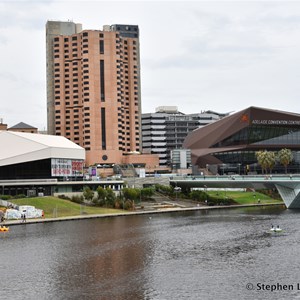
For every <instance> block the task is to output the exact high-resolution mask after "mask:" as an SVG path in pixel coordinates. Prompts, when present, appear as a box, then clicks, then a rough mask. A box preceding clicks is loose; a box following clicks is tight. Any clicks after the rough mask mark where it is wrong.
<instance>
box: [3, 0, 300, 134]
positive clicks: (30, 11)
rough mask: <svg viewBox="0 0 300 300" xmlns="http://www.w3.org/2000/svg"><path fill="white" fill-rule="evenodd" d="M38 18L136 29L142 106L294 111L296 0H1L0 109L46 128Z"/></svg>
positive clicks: (298, 34)
mask: <svg viewBox="0 0 300 300" xmlns="http://www.w3.org/2000/svg"><path fill="white" fill-rule="evenodd" d="M47 20H58V21H67V20H73V21H74V22H76V23H81V24H82V26H83V29H102V27H103V25H106V24H107V25H111V24H117V23H119V24H133V25H139V28H140V46H141V82H142V111H143V113H145V112H154V111H155V108H156V107H158V106H163V105H175V106H178V109H179V110H180V111H182V112H184V113H196V112H201V111H203V110H214V111H217V112H222V113H223V112H231V111H239V110H241V109H244V108H247V107H249V106H259V107H265V108H271V109H279V110H284V111H290V112H295V113H300V105H299V99H300V1H291V2H288V1H265V2H264V1H192V2H188V1H182V2H181V1H148V2H146V1H133V2H128V1H119V2H117V1H109V2H106V1H55V0H49V1H43V0H40V1H21V0H20V1H13V0H7V1H6V0H0V54H1V67H0V91H1V96H0V104H1V109H0V118H2V119H3V123H6V124H8V126H9V127H11V126H13V125H15V124H17V123H19V122H25V123H28V124H30V125H32V126H35V127H38V128H39V129H40V130H43V129H45V128H46V124H47V122H46V119H47V112H46V50H45V24H46V22H47Z"/></svg>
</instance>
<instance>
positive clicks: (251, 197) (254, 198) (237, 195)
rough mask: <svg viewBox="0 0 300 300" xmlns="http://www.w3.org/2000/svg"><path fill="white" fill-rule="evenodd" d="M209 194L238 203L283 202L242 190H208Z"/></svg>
mask: <svg viewBox="0 0 300 300" xmlns="http://www.w3.org/2000/svg"><path fill="white" fill-rule="evenodd" d="M207 193H208V194H209V195H210V196H213V197H219V198H223V199H226V198H231V199H233V200H234V201H235V202H237V203H238V204H257V203H261V204H267V203H283V201H282V200H275V199H273V198H271V197H270V196H267V195H265V194H262V193H257V192H243V191H223V190H222V191H208V192H207Z"/></svg>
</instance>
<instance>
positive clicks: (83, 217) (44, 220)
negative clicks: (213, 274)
mask: <svg viewBox="0 0 300 300" xmlns="http://www.w3.org/2000/svg"><path fill="white" fill-rule="evenodd" d="M258 206H260V207H263V206H284V203H267V204H243V205H222V206H194V207H178V206H176V207H175V206H174V207H167V208H158V209H155V210H136V211H126V212H125V211H124V213H113V214H110V213H109V214H89V215H87V214H82V215H76V216H68V217H56V218H41V219H27V220H26V222H23V221H22V220H6V221H5V222H4V223H1V225H6V226H8V225H9V226H13V225H27V224H37V223H48V222H62V221H75V220H88V219H95V218H112V217H125V216H132V215H153V214H158V213H170V212H174V213H176V212H183V211H197V210H216V209H232V208H243V207H258Z"/></svg>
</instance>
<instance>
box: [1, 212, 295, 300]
mask: <svg viewBox="0 0 300 300" xmlns="http://www.w3.org/2000/svg"><path fill="white" fill-rule="evenodd" d="M271 224H274V225H280V226H281V227H282V228H284V232H283V233H282V234H277V235H271V234H270V233H269V228H270V226H271ZM0 249H1V259H0V266H1V275H2V276H1V281H0V299H116V300H118V299H120V300H123V299H130V300H134V299H137V300H138V299H159V300H164V299H166V300H167V299H172V300H173V299H272V300H274V299H300V211H295V210H285V209H282V208H279V207H276V208H275V207H273V208H248V209H246V208H244V209H224V210H213V211H196V212H188V213H168V214H157V215H151V216H149V215H147V216H146V215H143V216H128V217H116V218H106V219H94V220H81V221H68V222H57V223H48V224H34V225H33V224H27V225H22V226H12V227H11V231H10V232H9V233H6V234H1V236H0ZM298 283H299V287H298V286H297V284H298ZM263 284H264V285H265V288H263ZM274 284H275V285H276V290H275V291H270V290H268V289H270V288H271V285H274ZM267 285H269V287H268V286H267ZM284 285H286V288H287V289H288V290H284V288H285V287H284ZM280 286H281V287H282V288H281V290H279V289H280ZM247 288H248V289H247ZM298 288H299V290H298Z"/></svg>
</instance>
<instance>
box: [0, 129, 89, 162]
mask: <svg viewBox="0 0 300 300" xmlns="http://www.w3.org/2000/svg"><path fill="white" fill-rule="evenodd" d="M0 145H1V146H0V166H6V165H11V164H17V163H24V162H30V161H36V160H42V159H48V158H64V159H78V160H84V159H85V150H84V148H82V147H80V146H78V145H77V144H75V143H73V142H71V141H70V140H68V139H67V138H65V137H63V136H55V135H46V134H35V133H25V132H13V131H0Z"/></svg>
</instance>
